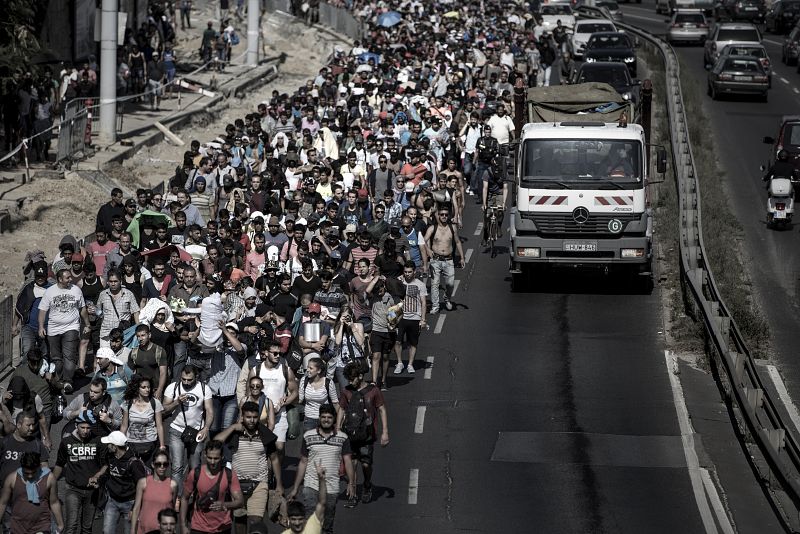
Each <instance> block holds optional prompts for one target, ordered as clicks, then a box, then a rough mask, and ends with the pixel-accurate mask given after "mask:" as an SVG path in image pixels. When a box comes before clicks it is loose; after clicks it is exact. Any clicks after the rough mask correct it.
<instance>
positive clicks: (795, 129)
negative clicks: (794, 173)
mask: <svg viewBox="0 0 800 534" xmlns="http://www.w3.org/2000/svg"><path fill="white" fill-rule="evenodd" d="M764 143H766V144H768V145H772V150H771V154H770V162H769V164H770V165H771V164H772V162H773V161H774V160H775V159H777V157H778V152H780V151H781V150H786V152H788V153H789V161H791V162H792V163H794V165H795V167H797V168H798V169H800V115H783V116H782V117H781V118H780V119H778V135H777V136H776V137H764Z"/></svg>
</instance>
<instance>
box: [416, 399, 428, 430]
mask: <svg viewBox="0 0 800 534" xmlns="http://www.w3.org/2000/svg"><path fill="white" fill-rule="evenodd" d="M426 410H427V407H426V406H417V419H416V421H415V422H414V434H422V431H423V429H424V428H425V411H426Z"/></svg>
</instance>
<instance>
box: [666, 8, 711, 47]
mask: <svg viewBox="0 0 800 534" xmlns="http://www.w3.org/2000/svg"><path fill="white" fill-rule="evenodd" d="M667 23H668V24H669V27H668V28H667V41H669V42H670V43H699V44H703V43H704V42H705V40H706V37H708V21H707V20H706V16H705V15H704V14H703V11H702V10H700V9H679V10H677V11H676V12H675V13H674V14H673V15H672V18H670V19H667Z"/></svg>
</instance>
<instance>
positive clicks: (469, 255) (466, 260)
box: [464, 234, 477, 263]
mask: <svg viewBox="0 0 800 534" xmlns="http://www.w3.org/2000/svg"><path fill="white" fill-rule="evenodd" d="M475 235H477V234H475ZM473 252H474V251H473V250H472V249H471V248H468V249H467V252H465V253H464V263H469V260H470V258H472V253H473Z"/></svg>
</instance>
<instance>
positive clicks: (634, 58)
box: [623, 56, 636, 63]
mask: <svg viewBox="0 0 800 534" xmlns="http://www.w3.org/2000/svg"><path fill="white" fill-rule="evenodd" d="M623 61H624V62H625V63H633V62H634V61H636V56H633V57H626V58H625V59H623Z"/></svg>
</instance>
